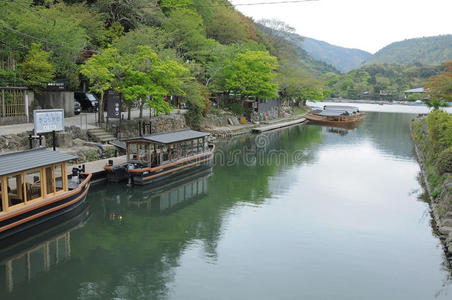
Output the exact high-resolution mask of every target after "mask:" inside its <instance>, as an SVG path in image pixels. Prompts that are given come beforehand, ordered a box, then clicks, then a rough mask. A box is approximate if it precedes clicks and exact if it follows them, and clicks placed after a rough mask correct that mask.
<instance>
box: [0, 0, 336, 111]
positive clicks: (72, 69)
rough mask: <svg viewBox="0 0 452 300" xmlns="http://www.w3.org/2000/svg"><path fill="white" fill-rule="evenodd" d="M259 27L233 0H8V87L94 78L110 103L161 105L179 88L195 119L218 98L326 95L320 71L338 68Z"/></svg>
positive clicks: (2, 20)
mask: <svg viewBox="0 0 452 300" xmlns="http://www.w3.org/2000/svg"><path fill="white" fill-rule="evenodd" d="M276 23H278V22H276ZM276 23H275V24H276ZM275 24H268V25H269V26H270V27H272V26H273V25H275ZM281 24H283V23H282V22H281ZM260 28H261V29H263V30H259V29H258V28H256V25H255V24H254V22H253V21H252V20H251V19H249V18H247V17H245V16H244V15H242V14H241V13H239V12H238V11H237V10H235V9H234V7H233V6H231V5H230V3H229V2H228V1H226V0H127V1H125V0H88V1H83V0H65V1H47V0H20V1H19V0H17V1H16V0H14V1H2V2H0V43H1V44H2V47H1V48H0V85H12V84H14V85H26V86H29V87H31V88H33V89H35V91H37V92H39V90H40V89H42V88H45V86H46V84H47V83H48V82H51V81H52V80H62V81H65V82H66V84H67V88H68V89H70V90H77V89H80V83H81V81H85V82H86V81H89V85H90V89H91V91H93V92H96V93H98V94H99V95H100V96H101V102H102V97H103V93H104V92H105V91H106V90H108V89H110V88H113V89H116V90H118V91H120V92H121V93H122V95H123V98H124V100H125V101H126V104H127V105H129V107H130V106H131V105H132V104H133V103H134V102H135V101H137V100H142V101H140V102H141V103H142V104H143V103H145V102H146V103H148V104H149V105H150V106H151V107H153V108H154V109H155V110H156V111H157V112H167V111H168V109H170V107H169V106H168V105H167V103H165V102H164V101H163V99H164V98H165V96H167V95H180V96H183V97H185V101H186V102H187V103H188V107H189V111H190V113H189V115H188V117H189V118H190V119H192V120H199V118H200V116H201V114H202V113H205V112H206V111H207V110H208V109H209V106H210V101H209V98H210V97H211V96H212V95H218V94H223V95H235V96H234V99H236V98H237V101H241V100H243V99H246V98H247V97H252V98H272V97H278V94H279V95H280V96H282V97H284V98H293V99H297V100H299V101H300V100H305V99H321V98H323V85H322V83H321V82H320V81H319V80H318V79H316V78H318V76H319V75H320V73H321V72H324V71H335V70H334V68H332V67H330V66H327V65H326V64H322V63H319V62H315V61H314V60H313V59H312V58H309V56H308V55H306V53H305V52H303V51H302V50H301V49H298V48H296V47H294V46H293V45H292V44H290V43H288V42H287V41H286V40H284V39H283V38H281V37H280V36H277V35H274V34H272V32H273V31H274V29H278V26H276V27H274V28H270V29H269V30H265V28H263V27H260ZM301 54H303V55H304V56H305V58H302V59H300V55H301Z"/></svg>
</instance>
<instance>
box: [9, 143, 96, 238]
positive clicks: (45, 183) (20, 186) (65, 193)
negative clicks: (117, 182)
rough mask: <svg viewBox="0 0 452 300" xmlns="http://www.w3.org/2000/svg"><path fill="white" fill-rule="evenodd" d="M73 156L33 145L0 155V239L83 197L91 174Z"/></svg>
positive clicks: (58, 213)
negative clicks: (70, 164) (71, 165)
mask: <svg viewBox="0 0 452 300" xmlns="http://www.w3.org/2000/svg"><path fill="white" fill-rule="evenodd" d="M76 159H78V157H77V156H74V155H71V154H67V153H62V152H57V151H50V150H47V149H45V148H37V149H32V150H28V151H22V152H14V153H8V154H3V155H0V239H2V238H5V237H8V236H11V235H13V234H16V233H19V232H22V231H24V230H27V229H29V228H31V227H34V226H36V225H38V224H41V223H43V222H46V221H48V220H50V219H53V218H55V217H57V216H61V215H63V214H65V213H67V212H70V211H72V210H73V209H75V208H76V207H78V206H79V205H80V204H81V203H83V202H84V201H85V199H86V195H87V193H88V190H89V187H90V179H91V176H92V175H91V174H88V173H85V172H84V168H81V167H80V168H77V167H76V168H73V169H72V173H71V174H67V173H68V172H67V163H68V162H69V161H72V160H76Z"/></svg>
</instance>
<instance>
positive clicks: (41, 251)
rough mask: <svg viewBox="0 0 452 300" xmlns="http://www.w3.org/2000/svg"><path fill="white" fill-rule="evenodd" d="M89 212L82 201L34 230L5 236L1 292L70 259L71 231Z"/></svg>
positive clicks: (0, 262) (0, 252)
mask: <svg viewBox="0 0 452 300" xmlns="http://www.w3.org/2000/svg"><path fill="white" fill-rule="evenodd" d="M89 216H90V213H89V207H88V205H83V206H82V207H80V208H79V209H77V210H76V211H73V212H71V214H70V215H65V216H61V217H58V218H56V219H54V220H53V221H52V222H47V223H45V224H42V225H39V226H36V227H35V228H34V229H33V231H32V232H29V231H27V233H26V234H25V233H24V234H20V236H14V237H13V238H8V239H5V240H2V243H1V244H0V295H2V294H9V293H12V292H13V291H14V290H16V289H18V288H19V287H20V286H22V285H24V284H26V283H30V282H32V281H33V280H34V279H37V278H38V277H40V276H41V275H42V274H43V273H46V272H49V271H51V270H53V269H54V268H55V267H57V266H58V265H61V264H63V263H65V262H68V261H69V260H70V259H71V232H72V231H74V230H76V229H78V228H80V227H83V226H84V225H85V224H86V223H87V221H88V219H89ZM0 298H2V297H0Z"/></svg>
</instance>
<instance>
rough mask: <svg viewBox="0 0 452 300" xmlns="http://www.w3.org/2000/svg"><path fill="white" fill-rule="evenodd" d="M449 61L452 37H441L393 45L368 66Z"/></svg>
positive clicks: (386, 48)
mask: <svg viewBox="0 0 452 300" xmlns="http://www.w3.org/2000/svg"><path fill="white" fill-rule="evenodd" d="M448 60H452V35H440V36H432V37H423V38H416V39H409V40H404V41H400V42H395V43H392V44H390V45H388V46H386V47H384V48H383V49H381V50H380V51H378V52H377V53H375V54H374V55H373V56H371V57H370V58H369V59H368V60H367V64H375V63H398V64H413V63H421V64H425V65H440V64H442V63H444V62H446V61H448Z"/></svg>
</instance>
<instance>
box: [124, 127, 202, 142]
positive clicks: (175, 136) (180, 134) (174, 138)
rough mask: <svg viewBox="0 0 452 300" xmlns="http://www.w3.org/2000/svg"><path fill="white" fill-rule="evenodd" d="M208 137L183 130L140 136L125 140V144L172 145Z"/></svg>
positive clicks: (198, 132)
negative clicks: (145, 142)
mask: <svg viewBox="0 0 452 300" xmlns="http://www.w3.org/2000/svg"><path fill="white" fill-rule="evenodd" d="M208 135H210V133H206V132H200V131H196V130H191V129H184V130H178V131H171V132H163V133H154V134H149V135H144V136H140V137H136V138H131V139H127V140H125V142H126V143H130V142H138V141H148V142H151V143H158V144H174V143H179V142H184V141H189V140H195V139H199V138H204V137H206V136H208Z"/></svg>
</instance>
